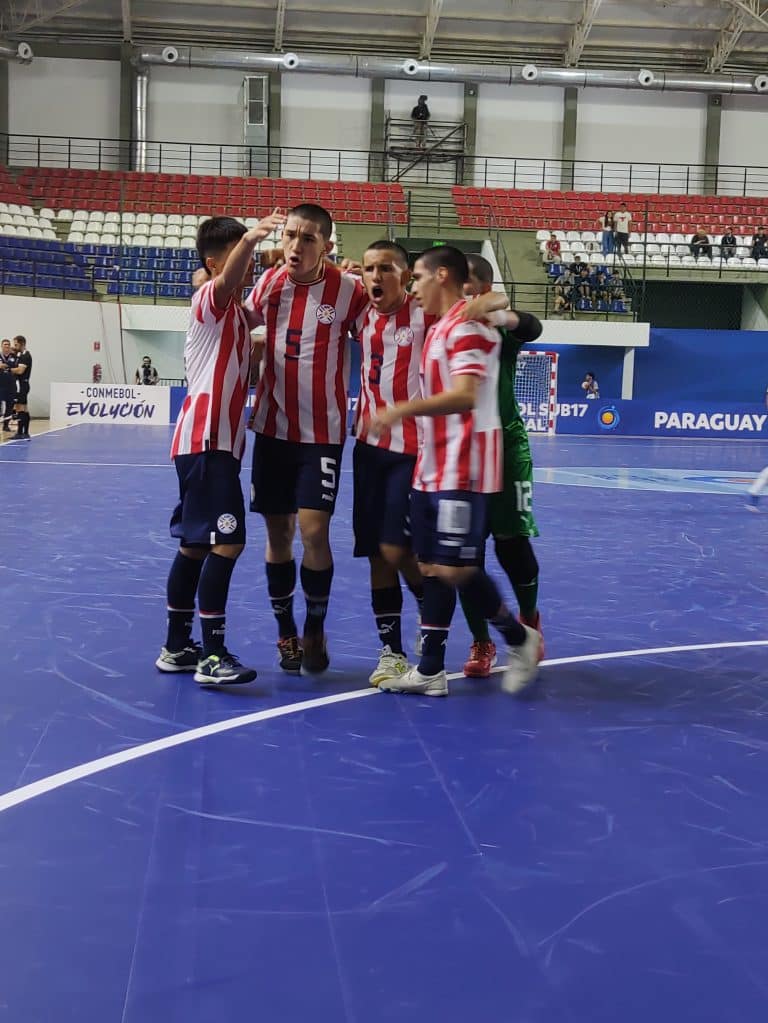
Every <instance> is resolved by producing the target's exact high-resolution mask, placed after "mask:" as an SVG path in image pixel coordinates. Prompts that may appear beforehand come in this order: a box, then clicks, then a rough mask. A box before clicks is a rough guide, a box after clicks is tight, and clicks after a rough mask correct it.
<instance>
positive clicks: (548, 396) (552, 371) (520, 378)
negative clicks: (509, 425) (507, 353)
mask: <svg viewBox="0 0 768 1023" xmlns="http://www.w3.org/2000/svg"><path fill="white" fill-rule="evenodd" d="M515 394H516V396H517V401H518V404H519V405H520V411H521V412H522V414H523V419H524V420H525V425H526V428H527V430H528V432H529V433H550V434H551V433H554V432H555V419H556V417H557V352H537V351H531V350H530V349H523V350H522V351H521V352H520V353H519V355H518V357H517V375H516V377H515Z"/></svg>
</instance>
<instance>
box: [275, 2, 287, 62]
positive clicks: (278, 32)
mask: <svg viewBox="0 0 768 1023" xmlns="http://www.w3.org/2000/svg"><path fill="white" fill-rule="evenodd" d="M284 28H285V0H277V12H276V14H275V50H277V51H278V52H279V51H280V50H282V48H283V29H284Z"/></svg>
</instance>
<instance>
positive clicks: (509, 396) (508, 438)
mask: <svg viewBox="0 0 768 1023" xmlns="http://www.w3.org/2000/svg"><path fill="white" fill-rule="evenodd" d="M499 333H500V334H501V358H500V365H499V417H500V419H501V425H502V429H503V430H504V447H505V448H506V447H507V446H508V445H510V444H511V443H520V442H521V441H523V442H525V444H527V443H528V432H527V430H526V429H525V423H524V421H523V415H522V412H521V411H520V406H519V405H518V403H517V396H516V394H515V379H516V377H517V356H518V354H519V353H520V349H521V348H522V347H523V345H524V344H525V342H524V341H519V340H518V339H517V338H516V337H515V335H514V333H513V332H512V331H511V330H505V329H503V328H502V329H500V330H499Z"/></svg>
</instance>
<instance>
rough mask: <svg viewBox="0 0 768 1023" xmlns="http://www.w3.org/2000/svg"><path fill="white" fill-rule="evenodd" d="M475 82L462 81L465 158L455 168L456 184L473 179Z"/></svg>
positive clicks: (476, 87)
mask: <svg viewBox="0 0 768 1023" xmlns="http://www.w3.org/2000/svg"><path fill="white" fill-rule="evenodd" d="M478 91H479V89H478V85H477V82H465V83H464V123H465V124H466V126H467V139H466V146H465V149H464V152H465V159H464V160H462V161H461V164H460V166H459V167H458V168H457V174H456V184H457V185H471V184H473V182H474V179H475V160H474V157H475V152H476V150H477V94H478Z"/></svg>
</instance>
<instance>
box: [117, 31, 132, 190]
mask: <svg viewBox="0 0 768 1023" xmlns="http://www.w3.org/2000/svg"><path fill="white" fill-rule="evenodd" d="M131 54H132V48H131V44H130V43H123V45H122V46H121V47H120V110H119V112H118V131H117V137H118V138H119V139H120V170H131V169H132V165H133V162H132V160H131V151H132V148H133V142H134V141H135V138H136V136H135V125H134V110H133V108H134V101H135V93H134V88H135V85H134V77H135V75H136V69H135V68H134V66H133V64H132V63H131Z"/></svg>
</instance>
